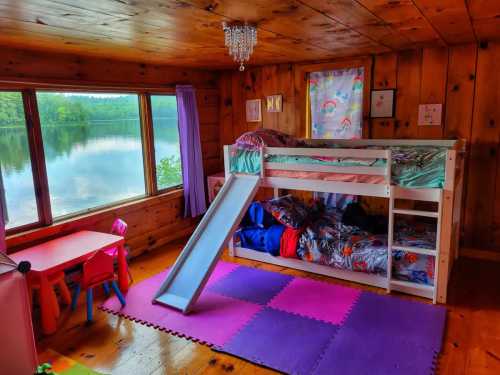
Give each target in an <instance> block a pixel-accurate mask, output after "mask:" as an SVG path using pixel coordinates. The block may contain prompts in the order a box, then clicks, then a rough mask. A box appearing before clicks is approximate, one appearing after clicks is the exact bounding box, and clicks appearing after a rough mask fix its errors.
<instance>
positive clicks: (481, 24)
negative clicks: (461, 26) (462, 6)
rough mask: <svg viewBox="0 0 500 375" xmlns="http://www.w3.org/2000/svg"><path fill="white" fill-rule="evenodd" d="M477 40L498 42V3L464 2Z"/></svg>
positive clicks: (499, 16) (499, 26)
mask: <svg viewBox="0 0 500 375" xmlns="http://www.w3.org/2000/svg"><path fill="white" fill-rule="evenodd" d="M466 2H467V6H468V8H469V13H470V16H471V19H472V25H473V27H474V31H475V32H476V36H477V38H478V39H479V40H481V41H483V40H497V41H498V40H500V1H498V0H466Z"/></svg>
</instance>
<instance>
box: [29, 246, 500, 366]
mask: <svg viewBox="0 0 500 375" xmlns="http://www.w3.org/2000/svg"><path fill="white" fill-rule="evenodd" d="M182 245H183V242H182V241H178V242H175V243H173V244H169V245H167V246H165V247H163V248H161V249H158V250H156V251H154V252H151V253H147V254H143V255H141V256H139V257H137V258H136V259H134V260H133V261H132V262H131V265H130V266H131V271H132V274H133V276H134V280H135V282H138V281H141V280H143V279H145V278H148V277H150V276H152V275H154V274H156V273H158V272H161V271H162V270H163V269H165V268H166V267H167V266H169V265H171V264H172V263H173V262H174V261H175V259H176V257H177V255H178V254H179V251H180V249H181V248H182ZM223 259H224V260H228V261H233V262H236V263H239V264H244V265H249V266H253V267H257V268H260V269H264V270H271V271H277V272H282V273H285V274H289V275H293V276H307V277H310V278H313V279H316V280H324V281H327V282H330V283H335V284H341V285H348V286H351V287H355V288H360V289H363V290H371V291H375V292H377V293H381V294H383V293H385V292H384V291H383V290H382V289H378V288H373V287H365V286H361V285H359V284H355V283H350V282H347V281H342V280H336V279H332V278H327V277H324V276H320V275H312V274H307V273H305V272H302V271H299V270H294V269H288V268H284V267H279V266H275V265H270V264H264V263H259V262H255V261H251V260H247V259H240V258H231V257H229V256H228V255H224V256H223ZM498 271H499V263H498V262H488V261H483V260H477V259H470V258H460V259H459V260H458V261H457V263H456V266H455V268H454V271H453V274H452V279H451V281H450V292H449V304H448V305H447V308H448V319H447V327H446V335H445V340H444V343H443V352H442V354H441V355H440V357H439V360H438V371H439V374H453V375H455V374H477V375H484V374H499V373H500V293H498V276H497V275H498ZM400 297H402V298H405V299H418V300H422V299H419V298H418V297H412V296H406V295H400ZM102 298H103V297H102V296H98V297H97V298H96V299H97V300H99V301H101V300H102ZM422 301H427V300H422ZM97 303H98V301H96V305H97ZM84 322H85V307H84V298H82V299H81V301H80V305H79V306H78V308H77V310H76V311H75V312H70V311H68V309H67V308H66V309H63V310H62V316H61V320H60V322H59V329H58V332H57V333H56V334H54V335H52V336H49V337H44V338H40V339H39V340H38V350H39V351H40V352H41V351H44V350H46V349H48V348H50V349H53V350H56V351H58V352H60V353H62V354H64V355H66V356H68V357H70V358H73V359H74V360H76V361H78V362H80V363H82V364H84V365H85V366H88V367H91V368H93V369H95V370H97V371H100V372H103V373H108V374H118V375H121V374H124V375H125V374H137V375H141V374H154V375H161V374H190V375H191V374H196V375H197V374H225V373H226V374H229V373H233V374H262V375H265V374H271V373H274V372H273V371H272V370H270V369H266V368H263V367H260V366H257V365H254V364H252V363H249V362H246V361H244V360H242V359H239V358H236V357H232V356H229V355H225V354H221V353H216V352H214V351H212V350H211V349H210V348H209V347H207V346H204V345H200V344H197V343H194V342H191V341H189V340H187V339H184V338H179V337H176V336H174V335H171V334H168V333H165V332H162V331H159V330H156V329H154V328H151V327H147V326H144V325H141V324H139V323H135V322H132V321H130V320H127V319H124V318H120V317H117V316H114V315H111V314H107V313H104V312H102V311H99V310H97V309H95V322H94V324H92V325H90V326H86V325H85V324H84Z"/></svg>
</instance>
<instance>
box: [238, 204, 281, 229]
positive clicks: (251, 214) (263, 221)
mask: <svg viewBox="0 0 500 375" xmlns="http://www.w3.org/2000/svg"><path fill="white" fill-rule="evenodd" d="M274 224H278V222H277V221H276V220H275V219H274V217H273V216H272V215H271V214H270V213H269V212H267V211H266V210H264V207H263V206H262V204H261V203H260V202H253V203H252V204H251V205H250V207H248V210H247V213H246V214H245V216H244V218H243V220H242V222H241V226H242V227H259V228H269V227H270V226H271V225H274Z"/></svg>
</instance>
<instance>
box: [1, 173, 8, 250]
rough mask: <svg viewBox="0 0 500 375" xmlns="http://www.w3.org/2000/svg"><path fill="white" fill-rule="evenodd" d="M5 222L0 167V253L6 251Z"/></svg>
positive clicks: (5, 213) (4, 203)
mask: <svg viewBox="0 0 500 375" xmlns="http://www.w3.org/2000/svg"><path fill="white" fill-rule="evenodd" d="M6 222H7V205H6V202H5V190H4V187H3V179H2V168H1V166H0V253H5V252H6V251H7V245H6V243H5V223H6Z"/></svg>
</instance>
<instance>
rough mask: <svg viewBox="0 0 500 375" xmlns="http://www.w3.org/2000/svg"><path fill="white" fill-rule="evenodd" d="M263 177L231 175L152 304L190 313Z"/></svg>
mask: <svg viewBox="0 0 500 375" xmlns="http://www.w3.org/2000/svg"><path fill="white" fill-rule="evenodd" d="M259 183H260V176H252V175H239V176H237V175H230V176H229V178H228V179H227V181H226V182H225V183H224V186H223V187H222V189H221V190H220V191H219V193H218V194H217V196H216V197H215V199H214V201H213V202H212V204H211V205H210V207H209V208H208V210H207V212H206V213H205V216H204V217H203V219H202V220H201V222H200V224H199V225H198V227H197V228H196V230H195V231H194V233H193V235H192V236H191V238H190V239H189V241H188V242H187V244H186V246H185V247H184V249H183V250H182V252H181V254H180V255H179V257H178V258H177V260H176V261H175V264H174V266H173V267H172V269H171V270H170V273H169V274H168V276H167V278H166V280H165V281H164V282H163V284H162V285H161V287H160V289H159V290H158V292H157V293H156V295H155V297H154V300H153V303H161V304H164V305H167V306H171V307H174V308H176V309H179V310H182V312H183V313H185V314H186V313H188V312H189V310H190V308H191V306H192V305H193V304H194V303H195V302H196V300H197V298H198V296H199V295H200V293H201V291H202V290H203V287H204V286H205V283H206V282H207V280H208V278H209V276H210V274H211V273H212V271H213V269H214V267H215V264H216V263H217V260H218V259H219V257H220V255H221V253H222V250H223V249H224V247H225V246H226V245H227V243H228V241H229V239H230V238H231V236H232V235H233V233H234V231H235V230H236V228H237V226H238V225H239V223H240V221H241V219H242V218H243V215H244V214H245V212H246V210H247V209H248V206H249V205H250V203H251V202H252V200H253V197H254V196H255V193H256V192H257V190H258V188H259Z"/></svg>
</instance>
